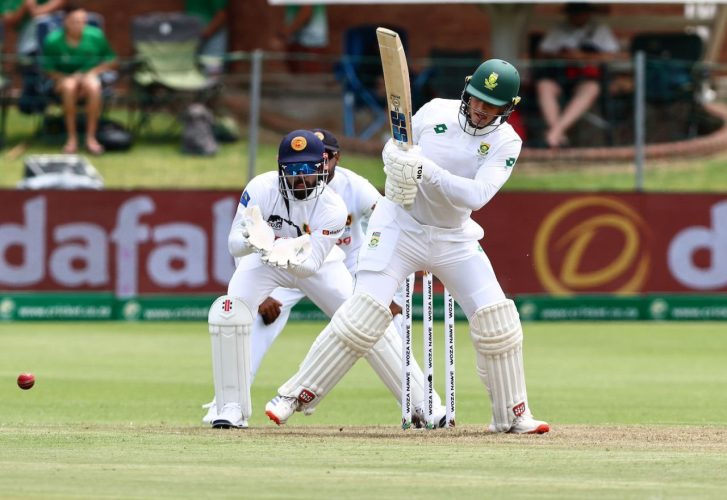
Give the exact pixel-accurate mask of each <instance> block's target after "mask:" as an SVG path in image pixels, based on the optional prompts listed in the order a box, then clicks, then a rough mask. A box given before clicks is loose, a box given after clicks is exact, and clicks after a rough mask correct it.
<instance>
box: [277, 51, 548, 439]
mask: <svg viewBox="0 0 727 500" xmlns="http://www.w3.org/2000/svg"><path fill="white" fill-rule="evenodd" d="M519 88H520V76H519V74H518V72H517V70H516V69H515V68H514V67H513V66H512V65H511V64H509V63H508V62H506V61H503V60H499V59H490V60H488V61H485V62H484V63H482V64H481V65H480V66H479V67H478V68H477V70H476V71H475V72H474V74H473V75H472V76H471V77H468V78H467V79H466V83H465V87H464V89H463V92H462V97H461V99H460V100H445V99H434V100H432V101H431V102H429V103H427V104H426V105H424V106H423V107H422V108H421V109H420V110H419V111H418V112H417V113H416V115H415V116H414V119H413V135H414V143H415V144H417V146H415V147H414V148H413V149H412V150H409V151H403V150H400V149H399V148H398V147H397V146H396V145H395V144H394V143H393V142H391V141H390V142H389V143H388V144H387V145H386V147H385V148H384V151H383V160H384V170H385V172H386V198H385V199H383V200H381V201H380V202H379V203H378V204H377V205H376V208H375V209H374V213H373V215H372V216H371V220H370V222H369V226H368V229H367V238H368V244H367V245H364V247H363V248H362V250H361V253H360V254H359V265H358V272H357V275H356V286H355V290H354V294H353V296H352V297H351V298H350V299H348V300H347V301H346V302H345V303H344V304H343V305H342V306H341V307H340V308H339V309H338V311H337V312H336V314H335V315H334V316H333V318H332V320H331V322H330V323H329V325H328V326H327V327H326V328H325V329H324V330H323V331H322V332H321V334H320V335H319V337H318V338H317V339H316V342H315V343H314V344H313V346H312V347H311V349H310V351H309V352H308V355H307V356H306V358H305V359H304V360H303V362H302V364H301V366H300V369H299V370H298V372H297V373H296V374H295V375H293V377H292V378H290V379H289V380H288V381H287V382H285V383H284V384H283V385H282V386H281V387H280V388H279V389H278V396H276V397H275V398H273V400H271V401H270V402H269V403H268V404H267V405H266V407H265V409H266V413H267V414H268V416H269V417H270V418H271V419H272V420H274V421H275V422H276V423H278V424H281V423H284V422H286V421H287V420H288V418H290V416H291V415H292V414H293V413H294V412H295V411H296V410H301V409H303V410H304V409H305V408H306V407H307V406H309V405H311V404H316V403H317V402H318V401H320V399H322V398H323V397H325V395H326V394H328V392H329V391H330V390H331V389H332V388H333V387H334V386H335V385H336V383H337V382H338V381H339V380H340V379H341V378H342V377H343V376H344V375H345V374H346V372H347V371H348V370H349V369H350V368H351V367H352V366H353V364H354V363H355V362H356V360H357V359H358V358H360V357H361V356H364V355H366V353H368V352H369V350H370V349H371V348H372V347H373V345H374V344H375V343H376V342H377V341H378V339H379V338H381V336H382V335H383V334H384V331H385V330H386V327H387V326H388V325H389V324H390V322H391V313H390V311H389V307H388V306H389V303H390V301H391V298H392V296H393V294H394V292H395V291H396V289H397V288H398V287H399V285H400V283H402V282H403V281H404V280H405V279H406V277H407V276H409V275H410V274H411V273H412V272H415V271H418V270H428V271H431V272H432V273H433V274H434V275H435V276H437V277H438V278H439V279H440V280H441V281H442V282H443V284H444V285H445V286H446V287H447V289H449V291H450V292H451V293H452V296H453V297H454V299H455V300H456V301H457V302H458V303H459V304H460V306H461V307H462V310H463V311H464V313H465V314H466V315H467V318H468V319H469V324H470V335H471V338H472V343H473V345H474V348H475V350H476V353H477V371H478V374H479V376H480V378H481V380H482V382H483V383H484V384H485V386H486V387H487V390H488V393H489V396H490V402H491V405H492V421H491V423H490V425H489V430H490V431H492V432H512V433H518V434H522V433H538V434H542V433H545V432H548V431H549V426H548V424H547V423H545V422H543V421H540V420H535V419H534V418H533V415H532V413H531V411H530V407H529V406H528V398H527V392H526V389H525V375H524V368H523V355H522V339H523V333H522V327H521V324H520V318H519V315H518V312H517V309H516V308H515V304H514V303H513V302H512V301H511V300H509V299H508V298H507V297H505V294H504V292H503V291H502V288H501V287H500V284H499V283H498V281H497V278H496V277H495V273H494V271H493V269H492V265H491V264H490V261H489V259H488V258H487V255H486V254H485V252H484V251H483V250H482V248H481V247H480V245H479V243H478V241H479V240H480V239H481V238H482V237H483V236H484V231H483V230H482V228H481V227H480V226H479V225H478V224H476V223H475V222H474V221H473V220H472V219H471V218H470V214H471V213H472V211H473V210H479V209H480V208H482V207H483V206H484V205H485V204H486V203H487V202H488V201H489V200H490V199H492V197H493V196H494V195H495V194H496V193H497V191H498V190H499V189H500V188H501V187H502V186H503V185H504V184H505V182H506V181H507V179H508V178H509V177H510V174H511V173H512V169H513V168H514V166H515V163H516V161H517V159H518V156H519V154H520V149H521V147H522V140H521V139H520V137H519V136H518V135H517V133H516V132H515V131H514V130H513V128H512V127H511V126H510V125H509V124H508V123H507V119H508V117H509V116H510V114H511V113H512V111H513V109H514V108H515V106H516V105H517V103H518V102H519V101H520V97H518V91H519ZM323 359H325V360H326V361H327V362H326V363H322V362H321V360H323Z"/></svg>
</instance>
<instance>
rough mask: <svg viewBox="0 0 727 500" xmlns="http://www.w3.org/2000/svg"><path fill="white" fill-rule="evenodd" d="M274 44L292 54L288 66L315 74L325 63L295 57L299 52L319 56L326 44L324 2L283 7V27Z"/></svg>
mask: <svg viewBox="0 0 727 500" xmlns="http://www.w3.org/2000/svg"><path fill="white" fill-rule="evenodd" d="M276 47H284V48H285V50H286V52H288V53H290V54H293V58H292V59H289V60H288V68H289V69H290V71H291V72H293V73H316V72H322V71H325V70H326V65H324V64H321V63H320V62H319V61H316V60H307V59H297V58H295V57H296V56H298V55H301V54H302V55H303V56H305V55H313V56H315V55H322V54H325V52H326V47H328V15H327V13H326V6H325V5H289V6H286V7H285V27H284V28H283V29H282V31H281V32H280V33H278V40H277V43H276Z"/></svg>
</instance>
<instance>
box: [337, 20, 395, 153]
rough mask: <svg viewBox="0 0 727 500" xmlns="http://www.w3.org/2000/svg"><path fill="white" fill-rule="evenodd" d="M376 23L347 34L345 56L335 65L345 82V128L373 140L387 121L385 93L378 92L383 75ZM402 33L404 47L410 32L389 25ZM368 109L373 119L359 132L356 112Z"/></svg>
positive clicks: (346, 131)
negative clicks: (357, 130) (377, 88)
mask: <svg viewBox="0 0 727 500" xmlns="http://www.w3.org/2000/svg"><path fill="white" fill-rule="evenodd" d="M377 27H378V26H377V25H374V24H365V25H360V26H354V27H352V28H349V29H348V30H346V32H345V33H344V36H343V57H342V58H341V60H340V61H339V62H338V63H337V64H336V66H335V73H336V77H337V78H338V80H339V81H340V82H341V84H342V85H343V131H344V134H345V135H347V136H349V137H358V138H360V139H364V140H366V139H370V138H371V137H373V136H374V134H376V132H377V131H379V130H381V128H382V127H383V126H384V125H385V124H386V121H387V113H386V104H385V98H386V96H385V95H379V94H377V92H376V87H377V85H379V84H380V82H381V80H380V79H381V78H382V71H381V59H380V55H379V44H378V41H377V39H376V28H377ZM389 28H390V29H392V30H394V31H396V32H397V33H399V36H400V37H401V41H402V44H403V45H404V50H406V48H407V34H406V31H404V30H403V29H402V28H397V27H389ZM359 109H364V110H366V111H368V113H369V114H370V115H371V120H370V122H369V123H368V125H366V127H365V128H364V129H363V130H362V131H361V132H359V133H357V132H356V111H358V110H359Z"/></svg>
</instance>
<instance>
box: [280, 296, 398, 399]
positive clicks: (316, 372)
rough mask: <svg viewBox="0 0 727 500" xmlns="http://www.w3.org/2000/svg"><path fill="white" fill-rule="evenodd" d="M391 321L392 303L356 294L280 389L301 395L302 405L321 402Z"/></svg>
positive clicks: (295, 395) (290, 395)
mask: <svg viewBox="0 0 727 500" xmlns="http://www.w3.org/2000/svg"><path fill="white" fill-rule="evenodd" d="M390 323H391V312H390V311H389V308H388V307H386V306H383V305H382V304H380V303H378V302H377V301H376V300H374V299H373V298H372V297H371V296H369V295H366V294H362V293H357V294H354V295H353V296H352V297H351V298H349V299H348V300H347V301H346V302H344V303H343V304H342V305H341V307H340V308H339V309H338V310H337V311H336V313H335V314H334V315H333V317H332V318H331V322H330V323H329V324H328V326H326V328H324V329H323V331H322V332H321V333H320V335H319V336H318V338H317V339H316V341H315V342H314V343H313V345H312V346H311V349H310V351H308V354H307V355H306V357H305V359H304V360H303V362H302V363H301V365H300V368H299V370H298V373H296V374H295V375H293V377H292V378H291V379H290V380H288V381H287V382H286V383H285V384H283V385H282V386H281V387H280V388H279V389H278V394H280V395H281V396H288V397H294V398H298V401H299V402H300V404H301V408H305V407H308V406H309V405H311V403H313V401H314V400H315V403H314V404H313V406H315V405H317V404H318V402H319V401H320V400H321V399H323V397H324V396H325V395H326V394H328V392H330V390H331V389H333V387H334V386H335V385H336V384H337V383H338V381H339V380H341V378H342V377H343V376H344V375H345V374H346V372H348V370H350V369H351V367H352V366H353V365H354V363H355V362H356V361H357V360H358V359H359V358H360V357H362V356H364V355H365V354H366V353H367V352H368V351H369V350H370V349H371V348H372V347H373V346H374V344H375V343H376V342H377V341H378V340H379V339H380V338H381V336H382V335H384V331H385V330H386V327H387V326H388V325H389V324H390ZM399 362H401V358H400V360H399Z"/></svg>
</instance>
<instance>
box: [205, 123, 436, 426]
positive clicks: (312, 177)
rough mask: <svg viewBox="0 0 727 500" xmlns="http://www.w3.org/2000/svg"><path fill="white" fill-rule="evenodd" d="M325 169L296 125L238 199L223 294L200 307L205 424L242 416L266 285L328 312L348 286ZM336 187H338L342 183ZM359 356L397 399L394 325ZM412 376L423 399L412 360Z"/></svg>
mask: <svg viewBox="0 0 727 500" xmlns="http://www.w3.org/2000/svg"><path fill="white" fill-rule="evenodd" d="M329 175H330V169H329V160H328V154H327V153H326V151H325V146H324V144H323V142H322V141H321V139H320V138H319V137H318V136H316V135H315V134H314V133H313V132H310V131H307V130H296V131H293V132H291V133H290V134H288V135H287V136H285V137H284V138H283V140H282V141H281V143H280V148H279V151H278V172H277V173H276V172H268V173H265V174H262V175H259V176H257V177H255V178H254V179H253V180H251V181H250V183H249V184H248V185H247V187H246V189H245V191H244V192H243V194H242V197H241V198H240V204H239V206H238V210H237V214H236V215H235V219H234V220H233V223H232V228H231V230H230V235H229V242H228V243H229V249H230V252H231V253H232V255H233V256H234V257H235V258H236V261H237V268H236V270H235V273H234V275H233V276H232V279H231V280H230V283H229V286H228V292H227V293H228V294H227V295H226V296H223V297H220V298H218V299H217V300H216V301H215V302H214V304H213V305H212V307H211V309H210V313H209V328H210V335H211V338H212V366H213V376H214V386H215V401H214V407H213V408H210V411H209V412H208V417H209V418H207V420H208V421H209V423H211V424H212V426H213V427H217V428H230V427H243V428H244V427H247V425H248V423H247V421H248V419H249V418H250V416H251V414H252V404H251V400H250V386H251V384H252V378H253V373H254V370H252V368H251V355H252V351H251V336H254V335H259V334H260V333H261V331H260V327H259V326H258V327H257V328H255V327H254V326H253V325H254V318H255V316H256V314H255V313H256V312H257V311H258V307H259V306H260V304H261V303H262V302H263V300H264V299H266V298H268V296H269V295H270V294H271V292H273V290H277V291H278V292H280V291H281V290H288V291H289V292H290V295H291V296H294V297H298V298H299V296H298V294H302V295H305V296H307V297H309V298H310V299H311V300H312V301H313V303H315V304H316V305H317V306H318V307H319V308H320V309H321V310H322V311H323V312H324V313H325V314H326V315H328V316H329V317H332V316H333V313H334V312H335V311H336V309H338V307H339V306H340V305H341V304H342V303H343V302H344V301H345V300H346V299H348V298H349V297H350V296H351V294H352V293H353V280H352V276H351V274H350V273H349V270H348V269H347V267H346V264H345V262H344V258H345V253H344V252H343V251H342V250H340V248H338V247H337V246H336V243H337V241H338V240H339V239H340V238H341V237H343V236H344V235H345V234H348V231H347V230H346V228H347V225H346V224H347V218H348V214H349V211H348V209H347V207H346V204H345V203H344V202H343V200H342V199H341V197H340V196H339V195H338V194H336V193H335V192H334V191H333V190H332V189H330V188H327V182H328V177H329ZM344 175H345V173H344V174H342V176H341V177H340V179H341V180H342V181H343V180H344V177H343V176H344ZM340 189H341V190H342V191H344V189H343V184H341V187H340ZM352 196H353V195H352ZM376 196H377V197H379V196H378V193H376ZM370 207H371V204H369V208H370ZM280 287H284V288H280ZM256 330H257V331H256ZM366 359H367V360H368V361H369V363H370V364H371V366H372V367H373V369H374V371H376V373H377V374H378V375H379V377H380V378H381V379H382V380H383V382H384V383H385V384H386V386H387V387H389V389H390V390H391V391H392V393H393V394H394V397H395V398H396V401H397V403H398V402H400V401H401V382H400V378H399V375H400V373H401V339H400V337H399V334H398V333H397V332H396V330H395V329H394V327H393V325H392V326H389V327H388V328H387V329H386V330H385V332H384V334H383V335H382V336H381V339H380V340H379V341H378V342H377V343H376V345H375V346H374V348H373V349H371V351H370V352H369V353H368V354H367V356H366ZM321 362H322V363H323V364H325V362H326V361H325V359H324V360H322V361H321ZM413 379H414V381H415V383H414V384H413V388H414V391H413V395H412V400H413V401H414V403H415V404H416V403H419V404H420V405H421V406H422V407H423V401H424V388H423V375H422V373H421V369H419V367H418V366H417V367H416V369H415V372H414V376H413ZM316 403H317V402H316ZM313 406H314V405H310V406H309V407H308V408H307V410H309V411H312V409H313ZM440 407H441V404H440ZM422 411H423V410H422ZM441 413H442V415H443V413H444V409H443V407H442V408H441Z"/></svg>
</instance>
